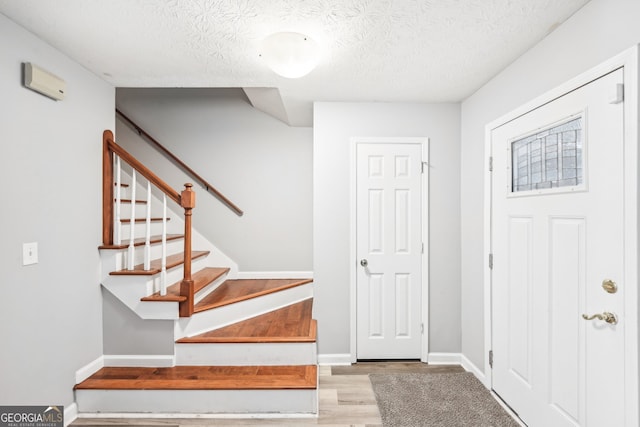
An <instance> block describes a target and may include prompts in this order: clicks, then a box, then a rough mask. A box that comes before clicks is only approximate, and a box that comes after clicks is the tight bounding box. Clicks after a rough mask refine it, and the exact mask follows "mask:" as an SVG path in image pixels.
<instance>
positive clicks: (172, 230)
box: [114, 217, 184, 242]
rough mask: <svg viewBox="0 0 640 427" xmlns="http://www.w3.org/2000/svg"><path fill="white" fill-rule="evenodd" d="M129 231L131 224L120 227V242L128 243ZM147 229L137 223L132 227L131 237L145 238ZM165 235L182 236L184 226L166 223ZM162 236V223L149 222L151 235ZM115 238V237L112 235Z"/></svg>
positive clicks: (123, 224) (142, 224)
mask: <svg viewBox="0 0 640 427" xmlns="http://www.w3.org/2000/svg"><path fill="white" fill-rule="evenodd" d="M122 218H124V219H128V217H122ZM130 229H131V223H128V222H125V223H122V225H121V232H122V234H121V235H120V238H121V240H122V241H125V242H126V241H128V240H129V237H130ZM146 232H147V228H146V223H144V222H137V223H136V224H135V225H134V229H133V236H134V237H135V238H138V237H144V236H146ZM167 233H168V234H184V226H182V227H180V226H176V224H174V223H173V221H167ZM160 234H162V222H161V221H151V235H152V236H153V235H160ZM114 238H115V235H114Z"/></svg>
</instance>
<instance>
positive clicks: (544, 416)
mask: <svg viewBox="0 0 640 427" xmlns="http://www.w3.org/2000/svg"><path fill="white" fill-rule="evenodd" d="M622 83H623V71H622V69H618V70H617V71H614V72H612V73H610V74H607V75H605V76H603V77H601V78H599V79H597V80H595V81H593V82H591V83H589V84H587V85H585V86H582V87H580V88H578V89H576V90H574V91H572V92H569V93H567V94H565V95H564V96H562V97H560V98H558V99H556V100H554V101H552V102H550V103H548V104H545V105H542V106H540V107H538V108H537V109H535V110H533V111H530V112H529V113H527V114H525V115H522V116H520V117H518V118H516V119H514V120H512V121H510V122H508V123H506V124H504V125H502V126H500V127H498V128H495V129H494V130H493V131H492V133H491V144H492V146H491V150H492V156H493V174H492V180H493V181H492V215H491V218H492V220H491V221H492V223H491V227H492V252H493V273H492V274H493V276H492V289H491V292H492V339H493V343H492V346H493V371H492V375H493V376H492V382H493V383H492V384H493V389H494V390H495V392H496V393H497V394H498V395H499V396H500V397H501V398H502V399H503V400H504V401H505V402H506V403H507V404H508V405H509V406H511V407H512V408H513V410H514V411H515V412H516V413H517V414H518V415H519V416H520V418H521V419H522V420H523V421H524V422H525V423H526V424H527V425H528V426H530V427H538V426H539V427H547V426H594V427H595V426H624V424H625V421H624V419H625V396H624V393H625V327H626V325H625V312H624V308H625V305H624V296H625V287H628V286H637V284H636V283H623V278H624V265H623V264H624V263H623V261H624V238H625V233H624V226H623V224H624V217H623V212H624V151H623V148H624V138H623V137H624V133H623V130H624V127H623V126H624V123H623V114H624V103H623V102H622V100H621V99H619V100H617V101H616V100H614V99H612V98H615V97H612V94H615V93H616V89H617V87H618V86H617V85H618V84H622ZM608 281H611V282H616V284H617V290H616V291H614V290H613V289H611V288H610V289H608V290H609V291H610V292H612V293H610V292H608V291H607V289H605V287H607V286H609V287H611V285H610V284H609V285H606V284H607V283H610V282H608ZM603 283H604V284H605V286H603ZM606 313H611V314H612V315H615V316H616V317H615V319H613V317H607V316H609V315H608V314H606ZM583 314H584V315H587V316H592V315H595V314H600V315H603V314H604V316H601V318H597V317H596V318H593V319H592V320H586V319H584V318H583Z"/></svg>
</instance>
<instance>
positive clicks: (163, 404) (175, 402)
mask: <svg viewBox="0 0 640 427" xmlns="http://www.w3.org/2000/svg"><path fill="white" fill-rule="evenodd" d="M75 393H76V403H77V405H78V412H79V413H80V415H82V414H83V413H100V414H103V415H104V416H105V417H106V416H108V414H109V413H154V414H175V413H181V414H270V413H279V414H317V412H318V397H317V390H315V389H311V390H306V389H305V390H76V392H75Z"/></svg>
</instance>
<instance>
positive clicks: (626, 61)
mask: <svg viewBox="0 0 640 427" xmlns="http://www.w3.org/2000/svg"><path fill="white" fill-rule="evenodd" d="M638 59H639V47H638V46H634V47H632V48H630V49H628V50H626V51H624V52H622V53H621V54H619V55H617V56H615V57H613V58H611V59H610V60H608V61H606V62H604V63H602V64H600V65H599V66H597V67H595V68H593V69H591V70H589V71H587V72H585V73H583V74H581V75H579V76H578V77H576V78H573V79H571V80H569V81H568V82H566V83H564V84H562V85H560V86H558V87H557V88H555V89H553V90H551V91H549V92H547V93H545V94H544V95H542V96H539V97H537V98H535V99H534V100H532V101H531V102H528V103H526V104H524V105H523V106H521V107H519V108H517V109H515V110H514V111H512V112H510V113H508V114H506V115H504V116H502V117H500V118H499V119H497V120H495V121H493V122H491V123H489V124H487V125H486V126H485V145H484V152H485V162H486V163H485V164H486V165H487V168H486V169H485V170H486V173H485V180H484V194H485V196H484V218H485V221H484V254H485V260H488V258H489V254H491V252H492V249H491V248H492V242H491V219H492V218H491V215H492V212H491V187H492V186H491V179H492V177H491V172H490V171H489V166H488V165H489V164H490V163H489V162H490V158H491V145H492V144H491V134H492V131H493V129H495V128H497V127H499V126H502V125H503V124H505V123H507V122H509V121H511V120H514V119H516V118H518V117H520V116H522V115H524V114H526V113H528V112H529V111H531V110H533V109H535V108H537V107H539V106H541V105H544V104H547V103H549V102H551V101H553V100H554V99H557V98H559V97H561V96H563V95H564V94H566V93H568V92H571V91H572V90H575V89H577V88H579V87H581V86H584V85H586V84H588V83H590V82H592V81H594V80H596V79H598V78H599V77H601V76H603V75H605V74H608V73H610V72H611V71H614V70H617V69H619V68H624V102H625V106H624V131H623V132H624V222H625V223H624V227H625V241H624V271H623V274H624V279H623V283H625V284H627V286H626V288H625V292H626V294H625V303H624V304H625V347H626V350H625V354H626V357H625V374H626V378H627V380H628V381H625V408H626V414H625V425H626V426H637V425H639V422H640V414H639V413H638V411H639V409H638V397H639V395H640V392H639V389H638V387H639V385H640V384H639V379H638V362H639V360H638V354H639V353H638V285H639V284H638V255H639V252H638V238H639V236H638V230H639V227H638V219H639V217H638V205H637V204H638V143H639V142H640V140H639V138H638ZM615 95H616V94H615V93H612V94H610V98H611V99H614V98H615ZM483 280H484V337H485V339H484V347H485V348H484V349H485V353H484V354H485V358H484V359H485V362H484V385H485V386H486V387H487V388H489V389H491V388H492V375H491V367H490V366H489V357H488V355H489V351H490V350H491V348H492V345H491V343H492V333H491V331H492V323H491V322H492V318H491V269H490V268H489V263H488V262H485V264H484V277H483ZM507 403H508V402H507Z"/></svg>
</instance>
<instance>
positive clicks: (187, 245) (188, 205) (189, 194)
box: [180, 183, 196, 317]
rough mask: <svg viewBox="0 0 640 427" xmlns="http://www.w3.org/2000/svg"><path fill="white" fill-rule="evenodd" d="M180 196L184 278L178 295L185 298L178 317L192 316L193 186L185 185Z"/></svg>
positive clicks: (194, 194)
mask: <svg viewBox="0 0 640 427" xmlns="http://www.w3.org/2000/svg"><path fill="white" fill-rule="evenodd" d="M184 187H185V188H184V190H183V191H182V193H181V195H180V205H181V206H182V207H183V208H184V277H183V279H182V283H180V295H181V296H185V297H187V299H186V301H183V302H181V303H180V317H191V315H193V301H194V296H193V294H194V285H193V280H192V279H191V215H192V210H193V208H194V207H195V206H196V193H195V192H194V191H193V189H192V188H193V184H189V183H188V184H185V185H184Z"/></svg>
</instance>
